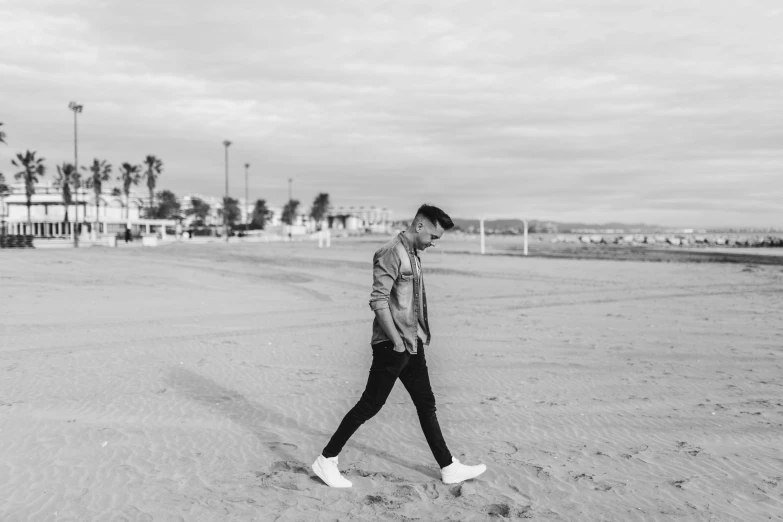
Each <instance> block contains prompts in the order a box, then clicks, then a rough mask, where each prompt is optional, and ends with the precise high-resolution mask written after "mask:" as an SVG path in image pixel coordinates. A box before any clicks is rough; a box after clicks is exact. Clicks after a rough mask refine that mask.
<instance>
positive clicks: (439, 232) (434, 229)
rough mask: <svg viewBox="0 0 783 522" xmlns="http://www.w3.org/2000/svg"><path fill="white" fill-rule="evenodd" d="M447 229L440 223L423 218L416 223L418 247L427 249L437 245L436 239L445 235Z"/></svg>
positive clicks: (418, 248)
mask: <svg viewBox="0 0 783 522" xmlns="http://www.w3.org/2000/svg"><path fill="white" fill-rule="evenodd" d="M444 232H445V230H443V227H442V226H440V223H436V224H434V225H433V224H432V223H430V222H429V220H427V219H422V220H421V221H420V222H419V223H417V224H416V245H415V247H416V249H417V250H425V249H427V248H429V247H431V246H435V241H437V240H438V239H440V238H441V237H443V234H444Z"/></svg>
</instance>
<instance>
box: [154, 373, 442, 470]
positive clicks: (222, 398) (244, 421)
mask: <svg viewBox="0 0 783 522" xmlns="http://www.w3.org/2000/svg"><path fill="white" fill-rule="evenodd" d="M168 383H169V384H170V385H171V387H172V388H173V389H175V390H177V391H178V392H180V393H182V394H184V395H185V396H186V397H188V398H190V399H191V400H193V401H195V402H197V403H200V404H203V405H204V406H208V407H209V408H210V409H211V410H212V411H215V410H216V411H218V412H219V413H220V414H222V415H223V416H224V417H226V418H228V419H230V420H231V421H233V422H235V423H237V424H238V425H240V426H242V427H243V428H244V429H246V430H248V431H250V432H252V433H253V434H255V435H256V437H258V439H259V440H260V441H261V442H262V443H263V444H264V445H265V446H266V447H267V448H269V450H270V451H272V452H273V453H274V454H275V455H277V456H279V457H280V458H282V459H284V460H286V461H289V462H293V463H297V464H299V465H301V466H303V467H306V468H307V469H308V470H309V469H310V463H309V462H308V463H306V464H305V463H303V462H302V461H301V460H300V459H299V457H297V456H296V455H294V454H293V453H292V451H294V450H296V449H297V445H295V444H292V443H291V442H286V441H284V440H283V439H284V437H281V436H280V435H279V434H278V433H277V432H276V431H275V428H285V429H290V430H294V431H296V432H298V433H300V434H301V435H302V436H306V437H308V438H312V439H316V440H321V441H323V443H324V444H326V442H327V441H328V440H329V437H331V435H332V434H331V433H330V432H326V431H321V430H317V429H313V428H309V427H305V426H302V425H301V424H299V422H297V421H296V420H295V419H292V418H291V417H288V416H286V415H284V414H281V413H277V412H274V411H271V410H269V409H267V408H265V407H264V406H263V405H262V404H260V403H258V402H255V401H252V400H250V399H248V398H247V397H245V396H244V395H241V394H239V393H237V392H235V391H233V390H231V389H229V388H225V387H223V386H221V385H220V384H218V383H216V382H215V381H213V380H211V379H208V378H206V377H204V376H202V375H199V374H198V373H195V372H192V371H190V370H187V369H185V368H182V367H173V368H172V370H171V372H170V373H169V378H168ZM348 445H349V446H351V447H353V448H356V449H358V450H360V451H363V452H365V453H368V454H370V455H374V456H376V457H379V458H382V459H384V460H387V461H389V462H392V463H394V464H397V465H398V466H402V467H404V468H408V469H410V470H413V471H416V472H419V473H421V474H423V475H425V476H427V477H429V478H440V474H439V473H438V472H437V471H436V470H435V469H434V468H431V467H428V466H424V465H422V464H415V463H413V462H410V461H408V460H405V459H401V458H399V457H396V456H394V455H391V454H389V453H387V452H385V451H380V450H378V449H376V448H372V447H370V446H367V445H364V444H357V443H354V442H349V443H348ZM312 457H313V459H314V458H315V457H316V455H312ZM313 476H315V475H313Z"/></svg>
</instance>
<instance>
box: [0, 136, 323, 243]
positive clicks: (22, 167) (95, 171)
mask: <svg viewBox="0 0 783 522" xmlns="http://www.w3.org/2000/svg"><path fill="white" fill-rule="evenodd" d="M2 126H3V123H2V122H0V127H2ZM6 137H7V136H6V133H5V132H4V131H3V130H2V129H0V143H3V144H5V145H7V143H6ZM44 162H45V159H44V158H42V157H39V156H38V154H37V152H36V151H30V150H27V151H26V152H25V153H17V154H16V157H15V158H13V159H12V160H11V164H12V165H13V166H14V167H16V168H17V169H19V170H18V171H17V172H16V173H14V175H13V176H14V179H16V180H17V181H22V182H23V183H24V190H25V197H26V204H27V223H28V227H30V228H32V218H31V212H30V207H31V206H32V196H33V194H35V187H36V185H37V184H38V183H39V182H40V181H41V178H43V176H44V175H45V174H46V171H47V168H46V165H45V163H44ZM81 170H82V172H83V173H84V175H82V173H81V172H79V171H78V170H77V169H76V166H75V165H74V164H73V163H69V162H63V163H62V165H57V176H56V177H55V178H54V180H53V186H54V187H55V188H56V189H58V190H59V191H60V193H61V195H62V198H63V205H64V206H65V222H68V206H69V205H72V204H73V203H74V194H75V193H76V192H77V190H79V189H80V188H82V185H84V187H85V188H87V189H90V190H92V191H93V192H94V194H95V219H96V221H97V219H98V207H99V197H100V195H101V194H102V193H103V190H104V186H105V184H106V183H107V182H108V181H110V180H111V179H112V170H113V166H112V165H111V164H110V163H109V162H108V161H106V160H102V159H99V158H95V159H94V160H93V162H92V164H90V165H86V166H82V167H81ZM162 173H163V161H162V160H161V159H160V158H158V157H157V156H155V155H152V154H149V155H147V156H146V157H145V158H144V161H143V162H141V163H140V164H133V163H129V162H125V163H122V164H121V165H120V168H119V173H118V176H117V177H116V178H114V180H115V181H118V182H119V185H120V186H119V187H113V188H112V189H111V192H110V194H111V195H112V196H123V195H124V197H125V218H126V219H128V218H129V204H130V192H131V189H132V187H134V186H136V185H139V184H140V183H141V182H142V181H144V182H145V184H146V186H147V190H148V191H149V205H148V207H147V209H146V217H147V218H150V219H175V218H178V217H180V216H181V215H182V214H181V204H180V202H179V200H178V198H177V197H176V195H175V194H174V193H173V192H171V191H170V190H162V191H160V192H157V194H156V193H155V188H156V187H157V184H158V179H159V178H160V176H161V174H162ZM9 193H10V187H9V186H8V184H7V183H6V180H5V176H4V175H3V173H2V172H0V198H4V197H5V196H7V195H8V194H9ZM299 205H300V202H299V201H297V200H295V199H292V200H290V201H288V202H287V203H286V204H285V206H284V207H283V213H282V221H283V223H286V224H288V225H292V224H293V223H294V222H295V220H296V215H297V213H298V210H299ZM210 210H211V208H210V205H209V204H208V203H207V202H206V201H204V200H202V199H200V198H195V197H194V198H192V200H191V207H190V208H188V209H186V210H185V212H184V214H185V215H186V216H194V218H195V219H194V224H196V225H197V226H198V225H204V222H205V220H206V218H207V216H208V215H209V213H210ZM328 212H329V194H325V193H320V194H318V196H316V198H315V199H314V200H313V204H312V206H311V209H310V216H311V217H312V218H313V219H314V220H315V221H316V222H317V223H321V222H322V221H323V219H324V218H325V217H326V215H327V214H328ZM218 213H219V214H221V216H222V214H223V213H225V214H226V220H227V221H228V223H229V225H230V226H231V227H232V228H233V227H236V226H237V225H238V224H240V222H241V224H243V225H244V226H245V227H246V228H250V229H264V228H265V227H266V225H267V224H268V222H269V220H270V219H271V218H272V211H271V210H270V209H269V207H268V205H267V203H266V200H264V199H258V200H256V201H255V203H254V204H253V211H252V212H251V214H250V220H249V222H248V223H244V221H245V220H244V218H243V216H242V211H241V209H240V208H239V200H237V199H235V198H231V197H224V198H223V208H222V209H218Z"/></svg>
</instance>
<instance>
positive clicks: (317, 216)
mask: <svg viewBox="0 0 783 522" xmlns="http://www.w3.org/2000/svg"><path fill="white" fill-rule="evenodd" d="M328 213H329V194H326V193H324V192H321V193H320V194H318V195H317V196H316V197H315V199H314V200H313V206H312V207H310V216H311V217H312V218H313V219H314V220H315V222H316V224H318V225H320V224H321V221H322V220H323V219H324V218H325V217H326V215H327V214H328Z"/></svg>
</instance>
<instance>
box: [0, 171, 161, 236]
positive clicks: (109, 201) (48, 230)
mask: <svg viewBox="0 0 783 522" xmlns="http://www.w3.org/2000/svg"><path fill="white" fill-rule="evenodd" d="M10 188H11V193H10V194H9V195H7V196H6V197H5V198H3V200H4V201H3V202H2V204H0V228H2V229H3V230H4V231H5V233H7V234H12V235H16V234H27V235H33V236H35V237H42V238H46V237H52V238H53V237H72V236H73V229H74V222H75V221H78V227H77V231H78V233H79V235H86V234H90V235H115V234H117V233H122V232H124V231H125V228H126V227H130V228H131V231H132V232H133V233H134V234H142V233H147V234H153V233H157V232H162V233H163V234H165V227H166V226H171V227H173V226H174V224H175V222H174V221H173V220H162V219H145V218H142V217H141V214H142V212H141V210H142V208H144V201H145V198H144V197H143V196H141V195H139V194H137V193H135V192H131V194H130V196H129V197H128V198H126V197H125V196H124V195H121V196H112V195H110V194H101V195H100V196H99V197H98V198H97V206H96V197H95V192H94V191H92V190H89V189H79V191H78V192H77V193H75V194H73V195H72V198H73V203H72V204H71V205H68V208H67V209H66V205H65V204H64V201H63V197H62V191H61V190H60V189H58V188H55V187H54V186H53V185H52V184H51V183H48V182H41V183H39V184H37V185H36V187H35V193H34V194H33V195H32V198H31V200H30V216H29V222H30V224H29V225H28V214H27V211H28V207H27V197H26V195H25V187H24V183H16V184H13V185H11V187H10ZM66 210H67V215H68V220H67V221H66V219H65V216H66Z"/></svg>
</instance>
